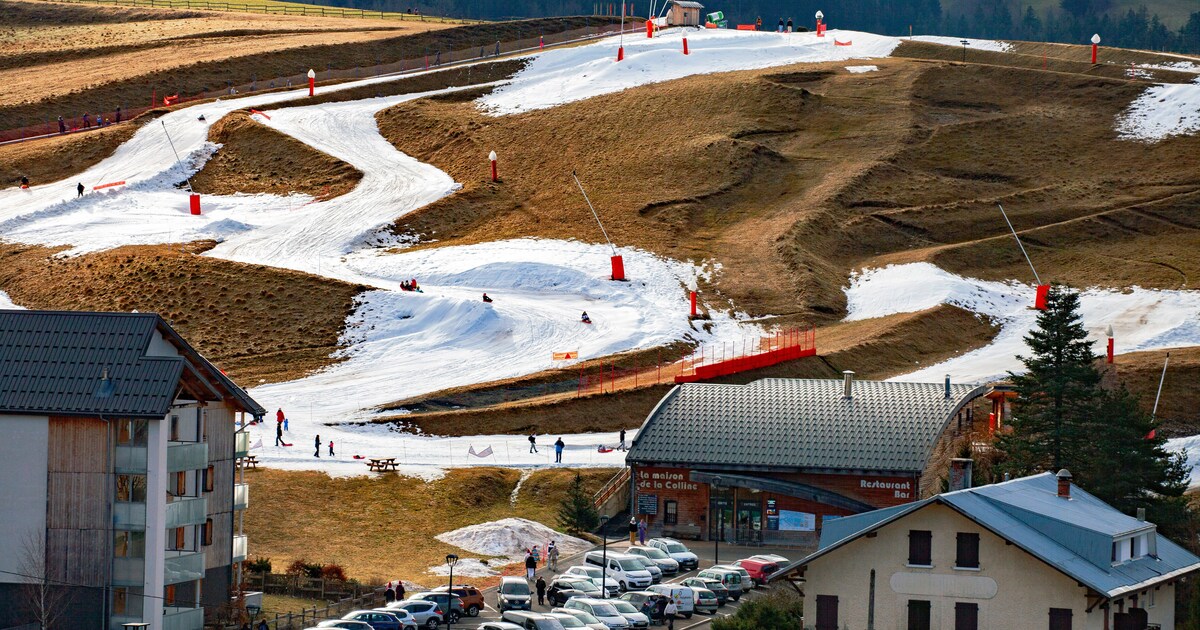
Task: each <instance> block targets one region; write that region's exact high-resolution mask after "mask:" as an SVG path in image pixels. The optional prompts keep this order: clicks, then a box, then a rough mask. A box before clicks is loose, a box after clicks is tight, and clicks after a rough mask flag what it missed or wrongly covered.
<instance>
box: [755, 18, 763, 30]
mask: <svg viewBox="0 0 1200 630" xmlns="http://www.w3.org/2000/svg"><path fill="white" fill-rule="evenodd" d="M754 30H756V31H761V30H762V16H761V15H760V16H758V19H757V20H754Z"/></svg>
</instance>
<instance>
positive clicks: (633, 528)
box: [629, 516, 638, 545]
mask: <svg viewBox="0 0 1200 630" xmlns="http://www.w3.org/2000/svg"><path fill="white" fill-rule="evenodd" d="M637 532H638V524H637V517H636V516H630V517H629V544H631V545H636V544H637Z"/></svg>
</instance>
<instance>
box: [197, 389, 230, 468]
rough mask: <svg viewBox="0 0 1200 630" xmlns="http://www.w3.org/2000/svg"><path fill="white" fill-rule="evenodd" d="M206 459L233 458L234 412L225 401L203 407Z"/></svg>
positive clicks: (213, 460)
mask: <svg viewBox="0 0 1200 630" xmlns="http://www.w3.org/2000/svg"><path fill="white" fill-rule="evenodd" d="M204 410H205V416H206V418H207V420H206V421H205V432H206V434H207V435H206V441H207V442H208V460H209V461H210V462H215V461H220V460H225V459H233V448H234V437H233V434H234V432H235V431H237V424H236V423H235V420H236V414H235V413H234V412H233V409H232V408H230V407H229V406H228V405H227V404H225V403H214V404H211V405H209V406H207V407H205V408H204Z"/></svg>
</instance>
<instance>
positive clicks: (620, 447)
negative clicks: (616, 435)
mask: <svg viewBox="0 0 1200 630" xmlns="http://www.w3.org/2000/svg"><path fill="white" fill-rule="evenodd" d="M617 448H619V449H621V450H622V451H627V450H629V449H628V448H627V447H626V446H625V429H621V444H620V446H618V447H617Z"/></svg>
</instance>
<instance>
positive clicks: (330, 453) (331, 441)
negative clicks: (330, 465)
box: [329, 440, 333, 457]
mask: <svg viewBox="0 0 1200 630" xmlns="http://www.w3.org/2000/svg"><path fill="white" fill-rule="evenodd" d="M329 456H330V457H333V440H329Z"/></svg>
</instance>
